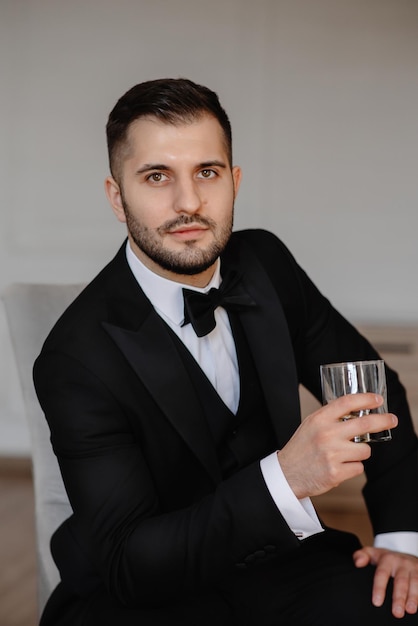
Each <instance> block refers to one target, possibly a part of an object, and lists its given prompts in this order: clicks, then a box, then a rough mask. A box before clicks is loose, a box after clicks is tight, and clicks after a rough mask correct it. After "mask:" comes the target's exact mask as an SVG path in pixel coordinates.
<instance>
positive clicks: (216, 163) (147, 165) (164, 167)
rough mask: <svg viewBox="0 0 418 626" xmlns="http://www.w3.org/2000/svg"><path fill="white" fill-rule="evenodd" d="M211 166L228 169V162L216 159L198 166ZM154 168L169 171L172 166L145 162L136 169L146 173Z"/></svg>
mask: <svg viewBox="0 0 418 626" xmlns="http://www.w3.org/2000/svg"><path fill="white" fill-rule="evenodd" d="M209 167H222V168H224V169H226V163H224V162H223V161H218V160H217V159H214V160H213V161H203V162H202V163H199V164H198V166H197V168H198V169H205V168H209ZM152 170H163V171H166V172H169V171H171V170H172V168H171V167H169V166H168V165H165V164H164V163H145V164H144V165H142V167H140V168H139V169H137V170H136V173H137V174H144V173H145V172H150V171H152Z"/></svg>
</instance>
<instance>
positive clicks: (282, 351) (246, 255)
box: [226, 246, 300, 446]
mask: <svg viewBox="0 0 418 626" xmlns="http://www.w3.org/2000/svg"><path fill="white" fill-rule="evenodd" d="M239 256H240V258H238V259H237V258H235V259H233V261H232V262H229V261H228V259H226V261H227V262H228V265H231V266H236V268H237V269H238V270H239V271H240V273H242V274H243V283H244V286H245V288H246V289H247V291H248V293H249V294H250V295H251V296H252V297H253V298H254V300H255V301H256V303H257V307H254V308H251V309H246V310H245V311H240V312H239V316H240V320H241V323H242V325H243V328H244V330H245V333H246V336H247V340H248V343H249V346H250V349H251V352H252V355H253V358H254V362H255V364H256V367H257V371H258V374H259V377H260V383H261V386H262V388H263V391H264V396H265V399H266V403H267V406H268V409H269V413H270V417H271V420H272V423H273V426H274V428H275V431H276V433H277V437H278V443H279V444H280V445H281V446H282V445H284V444H285V443H286V442H287V441H288V440H289V438H290V437H291V435H292V434H293V433H294V431H295V429H296V428H297V427H298V425H299V424H300V404H299V383H298V377H297V372H296V364H295V359H294V354H293V347H292V343H291V340H290V335H289V330H288V326H287V321H286V318H285V315H284V311H283V307H282V305H281V302H280V300H279V297H278V295H277V293H276V291H275V289H274V287H273V285H272V283H271V281H270V279H269V277H268V275H267V273H266V271H265V270H264V268H263V267H262V265H261V264H260V262H259V260H258V258H257V257H256V256H255V255H254V253H253V252H252V250H251V248H250V247H248V246H245V249H244V250H243V251H242V253H241V254H240V255H239Z"/></svg>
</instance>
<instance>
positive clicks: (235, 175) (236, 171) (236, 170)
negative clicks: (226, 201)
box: [232, 165, 242, 200]
mask: <svg viewBox="0 0 418 626" xmlns="http://www.w3.org/2000/svg"><path fill="white" fill-rule="evenodd" d="M241 179H242V170H241V168H240V167H238V165H234V167H233V168H232V180H233V181H234V200H235V198H236V197H237V195H238V190H239V186H240V184H241Z"/></svg>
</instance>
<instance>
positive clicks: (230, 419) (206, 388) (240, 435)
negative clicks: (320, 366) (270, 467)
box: [176, 314, 277, 478]
mask: <svg viewBox="0 0 418 626" xmlns="http://www.w3.org/2000/svg"><path fill="white" fill-rule="evenodd" d="M229 319H230V322H231V327H232V332H233V336H234V341H235V347H236V350H237V358H238V366H239V375H240V401H239V407H238V411H237V413H236V415H234V413H232V411H231V410H230V409H229V408H228V407H227V406H226V404H225V403H224V402H223V400H222V399H221V398H220V396H219V395H218V393H217V392H216V390H215V389H214V387H213V386H212V384H211V382H210V381H209V380H208V378H207V377H206V375H205V374H204V372H203V371H202V369H201V368H200V367H199V365H198V364H197V363H196V361H195V359H194V358H193V357H192V355H191V354H190V352H189V351H188V350H187V348H186V347H185V346H184V344H183V343H182V342H181V341H180V340H178V343H179V350H180V354H181V356H182V358H183V360H184V362H185V365H186V368H187V371H188V372H189V375H190V378H191V380H192V382H193V385H194V387H195V389H196V392H197V395H198V397H199V399H200V401H201V405H202V411H203V414H204V416H205V419H206V420H207V423H208V426H209V430H210V432H211V434H212V437H213V442H214V445H215V447H216V451H217V456H218V459H219V464H220V467H221V472H222V475H223V477H224V478H226V477H227V476H229V475H230V474H233V473H234V472H235V471H237V470H238V469H240V468H242V467H245V466H246V465H248V464H249V463H251V462H253V461H256V460H258V459H261V458H262V457H264V456H266V455H267V454H269V453H270V452H273V451H274V450H276V449H277V441H276V437H275V433H274V431H273V427H272V425H271V422H270V419H269V417H268V414H267V407H266V403H265V400H264V396H263V392H262V389H261V385H260V381H259V378H258V374H257V371H256V368H255V366H254V361H253V358H252V355H251V352H250V349H249V347H248V343H247V340H246V338H245V335H244V332H243V330H242V326H241V324H240V322H239V319H238V316H237V315H235V314H229ZM176 338H177V336H176ZM177 339H178V338H177Z"/></svg>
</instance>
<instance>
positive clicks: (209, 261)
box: [123, 199, 233, 276]
mask: <svg viewBox="0 0 418 626" xmlns="http://www.w3.org/2000/svg"><path fill="white" fill-rule="evenodd" d="M123 209H124V212H125V217H126V226H127V228H128V232H129V234H130V236H131V237H132V239H133V241H134V242H135V244H136V245H137V246H138V248H139V249H140V250H142V252H144V254H146V255H147V257H149V258H150V259H151V260H152V261H154V263H156V264H157V265H159V266H160V267H162V268H163V269H164V270H168V271H169V272H173V273H175V274H183V275H188V276H192V275H194V274H199V273H200V272H204V271H205V270H207V269H208V267H210V266H211V265H213V264H214V263H215V261H216V259H217V258H218V257H219V256H220V255H221V254H222V252H223V251H224V250H225V248H226V245H227V243H228V241H229V239H230V237H231V233H232V227H233V210H232V211H231V217H230V219H229V220H228V221H227V222H225V223H224V224H222V225H221V226H219V225H218V224H217V223H216V222H214V221H213V220H211V219H210V218H208V217H203V216H200V215H180V216H179V217H177V218H176V219H174V220H169V221H167V222H165V223H164V224H162V225H161V226H159V227H158V228H156V229H149V228H148V227H147V226H144V225H143V224H141V222H140V221H139V220H138V219H137V218H136V217H134V215H133V214H132V211H131V210H130V208H129V206H128V204H127V202H126V201H125V200H124V199H123ZM187 224H201V225H202V226H205V227H206V228H208V229H209V230H210V231H211V232H212V233H213V235H214V240H213V242H212V243H211V244H209V245H208V246H207V247H206V248H199V247H198V246H197V245H195V241H193V240H191V241H187V242H185V244H184V245H185V249H184V250H181V251H174V250H168V249H167V248H164V246H163V240H164V235H165V234H166V233H168V232H170V231H171V230H173V229H176V228H178V227H180V226H185V225H187Z"/></svg>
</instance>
